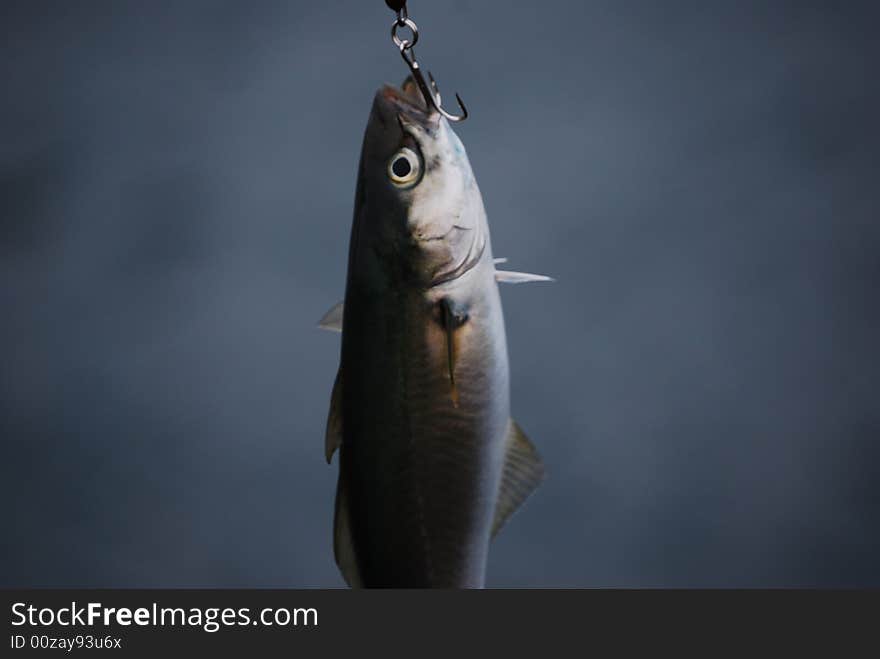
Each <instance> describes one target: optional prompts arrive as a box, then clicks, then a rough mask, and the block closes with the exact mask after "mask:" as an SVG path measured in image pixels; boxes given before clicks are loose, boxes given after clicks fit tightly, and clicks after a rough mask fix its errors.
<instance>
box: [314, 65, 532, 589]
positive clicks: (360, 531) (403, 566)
mask: <svg viewBox="0 0 880 659" xmlns="http://www.w3.org/2000/svg"><path fill="white" fill-rule="evenodd" d="M498 278H499V275H498V272H497V271H496V268H495V262H494V260H493V257H492V249H491V242H490V235H489V227H488V222H487V219H486V212H485V209H484V207H483V201H482V197H481V195H480V191H479V188H478V186H477V183H476V180H475V178H474V175H473V172H472V170H471V167H470V164H469V162H468V159H467V155H466V153H465V150H464V147H463V146H462V144H461V142H460V140H459V139H458V137H457V136H456V135H455V133H454V132H453V131H452V129H451V128H450V126H449V124H448V122H447V121H446V119H445V118H443V117H441V116H440V115H438V114H437V113H436V112H431V111H430V110H428V109H427V108H426V106H425V104H424V103H423V102H420V99H419V97H418V96H417V93H416V91H415V88H414V85H412V83H411V81H408V82H407V83H405V84H404V86H403V90H399V89H397V88H394V87H390V86H385V87H383V88H382V89H380V90H379V92H378V93H377V94H376V98H375V100H374V103H373V108H372V112H371V115H370V119H369V122H368V126H367V130H366V133H365V137H364V145H363V150H362V154H361V162H360V166H359V174H358V185H357V192H356V200H355V214H354V220H353V225H352V233H351V242H350V249H349V262H348V275H347V281H346V292H345V300H344V307H343V308H342V312H341V321H342V322H341V325H342V350H341V359H340V369H339V373H338V375H337V381H336V384H335V385H334V392H333V396H332V401H331V410H330V414H329V418H328V431H327V447H326V448H327V457H328V460H329V459H330V457H331V456H332V454H333V452H334V450H335V449H336V447H337V446H338V447H340V472H339V484H338V487H337V501H336V513H335V516H336V520H335V531H334V534H335V536H334V548H335V554H336V559H337V563H338V564H339V566H340V568H341V570H342V572H343V575H344V576H345V578H346V580H347V581H348V582H349V584H350V585H352V586H363V587H438V588H444V587H445V588H479V587H482V586H483V585H484V583H485V572H486V562H487V557H488V552H489V543H490V540H491V537H492V536H493V533H494V532H495V531H497V529H498V528H499V527H500V525H501V524H503V522H504V520H505V519H506V518H507V516H508V515H509V514H510V513H511V512H513V510H514V509H515V508H516V507H518V506H519V505H520V504H521V502H522V500H524V499H525V497H526V496H528V494H529V493H531V491H532V490H533V489H534V487H535V486H537V484H538V482H540V480H541V478H542V476H543V467H542V465H541V463H540V460H539V459H538V457H537V453H536V452H535V451H534V448H533V447H532V446H531V444H530V443H529V442H528V440H527V439H526V438H525V436H524V435H523V434H522V433H521V431H520V430H519V428H518V427H517V426H516V424H515V423H513V422H512V421H511V418H510V393H509V369H508V359H507V344H506V339H505V329H504V319H503V315H502V309H501V300H500V296H499V292H498V285H497V283H496V280H497V279H498ZM335 315H336V317H337V318H338V317H339V316H340V313H339V310H337V311H336V312H335Z"/></svg>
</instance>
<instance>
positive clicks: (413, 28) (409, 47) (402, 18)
mask: <svg viewBox="0 0 880 659" xmlns="http://www.w3.org/2000/svg"><path fill="white" fill-rule="evenodd" d="M386 4H388V6H389V7H391V8H392V9H395V11H396V12H397V18H395V19H394V22H393V23H392V24H391V39H392V41H394V45H396V46H397V47H398V48H399V49H400V56H401V57H402V58H403V61H404V62H406V65H407V66H408V67H409V70H410V72H411V73H412V77H413V80H415V82H416V85H418V87H419V91H421V92H422V96H423V97H424V99H425V104H426V105H427V106H428V109H430V108H434V110H436V111H437V112H439V113H440V114H441V115H443V116H444V117H446V119H447V120H449V121H453V122H455V121H464V120H465V119H467V118H468V111H467V108H466V107H465V105H464V101H462V100H461V96H459V95H458V94H456V95H455V100H457V101H458V107H460V108H461V114H460V115H455V114H450V113H449V112H447V111H446V110H444V109H443V106H442V101H441V98H440V89H439V88H438V87H437V81H436V80H434V76H432V75H431V73H430V72H428V78H429V79H430V81H431V83H430V86H429V84H428V81H426V80H425V76H424V75H423V74H422V68H421V67H420V66H419V63H418V61H417V60H416V51H415V50H413V47H414V46H415V45H416V43H418V41H419V28H418V26H417V25H416V24H415V21H413V20H412V19H411V18H410V17H409V14H408V13H407V10H406V2H400V1H399V0H397V1H395V2H389V0H386ZM392 4H393V5H394V6H392ZM398 5H399V7H398ZM402 27H406V28H408V29H409V31H410V32H412V39H401V38H400V36H399V35H398V34H397V33H398V31H399V30H400V28H402Z"/></svg>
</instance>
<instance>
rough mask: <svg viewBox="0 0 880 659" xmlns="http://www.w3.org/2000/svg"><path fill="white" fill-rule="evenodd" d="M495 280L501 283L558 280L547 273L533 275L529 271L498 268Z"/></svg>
mask: <svg viewBox="0 0 880 659" xmlns="http://www.w3.org/2000/svg"><path fill="white" fill-rule="evenodd" d="M495 281H497V282H498V283H499V284H529V283H531V282H535V281H556V280H555V279H553V277H548V276H547V275H533V274H531V273H529V272H513V271H512V270H496V271H495Z"/></svg>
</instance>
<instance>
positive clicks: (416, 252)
mask: <svg viewBox="0 0 880 659" xmlns="http://www.w3.org/2000/svg"><path fill="white" fill-rule="evenodd" d="M360 177H361V186H362V189H361V192H360V196H361V197H362V203H363V204H364V205H365V206H366V211H367V212H366V216H367V218H368V224H369V225H370V226H369V228H368V231H369V233H370V240H371V242H372V243H373V245H374V246H375V248H376V249H377V250H378V251H379V253H380V254H381V255H382V256H383V257H385V258H389V259H392V260H394V261H395V262H396V263H397V264H398V265H402V266H403V268H402V269H403V271H404V272H405V274H406V275H407V276H409V277H414V278H415V279H417V280H418V281H419V282H420V283H423V284H426V285H436V284H437V283H440V282H443V281H450V280H452V279H455V278H456V277H457V276H460V275H461V274H463V273H464V272H466V271H467V270H468V269H470V267H472V266H473V265H475V264H476V262H477V261H479V259H480V257H481V255H482V253H483V251H484V249H483V248H484V247H485V242H486V238H485V236H486V234H487V229H486V217H485V210H484V208H483V202H482V197H481V195H480V192H479V189H478V187H477V184H476V180H475V179H474V175H473V171H472V170H471V165H470V162H469V160H468V157H467V153H466V152H465V149H464V145H463V144H462V143H461V140H460V139H459V138H458V136H457V135H456V134H455V132H454V131H453V130H452V128H451V127H450V125H449V122H448V121H447V120H446V119H445V118H444V117H442V116H441V115H440V114H439V113H438V112H436V111H435V110H433V109H432V108H428V107H427V106H426V104H425V101H424V99H423V98H422V97H421V93H420V92H419V90H418V87H417V86H416V85H415V84H414V83H413V81H412V79H411V78H408V79H407V80H406V81H405V82H404V84H403V85H402V86H401V88H397V87H393V86H391V85H385V86H383V87H382V88H381V89H379V91H378V92H377V93H376V97H375V100H374V103H373V109H372V112H371V115H370V120H369V123H368V125H367V131H366V134H365V137H364V146H363V152H362V155H361V172H360Z"/></svg>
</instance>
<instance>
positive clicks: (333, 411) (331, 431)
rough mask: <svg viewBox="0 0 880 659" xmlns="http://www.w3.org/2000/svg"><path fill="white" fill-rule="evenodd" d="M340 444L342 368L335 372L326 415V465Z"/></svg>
mask: <svg viewBox="0 0 880 659" xmlns="http://www.w3.org/2000/svg"><path fill="white" fill-rule="evenodd" d="M340 444H342V368H340V369H339V370H338V371H336V380H335V381H334V382H333V393H332V394H330V411H329V412H328V413H327V429H326V430H325V431H324V455H325V457H326V458H327V464H330V461H331V460H332V459H333V454H334V453H335V452H336V449H338V448H339V445H340Z"/></svg>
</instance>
